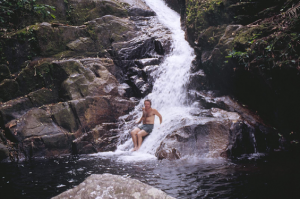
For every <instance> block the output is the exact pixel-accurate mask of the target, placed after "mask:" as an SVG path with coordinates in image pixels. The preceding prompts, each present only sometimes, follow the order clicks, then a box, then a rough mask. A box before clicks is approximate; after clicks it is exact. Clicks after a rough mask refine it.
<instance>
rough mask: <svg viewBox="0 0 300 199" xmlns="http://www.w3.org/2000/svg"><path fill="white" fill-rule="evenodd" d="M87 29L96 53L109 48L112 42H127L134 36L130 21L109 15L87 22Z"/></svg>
mask: <svg viewBox="0 0 300 199" xmlns="http://www.w3.org/2000/svg"><path fill="white" fill-rule="evenodd" d="M87 29H88V32H89V34H90V36H91V38H92V39H93V40H94V41H95V46H96V49H97V50H98V51H101V50H104V49H108V48H110V47H111V45H112V43H113V42H114V43H116V42H122V41H128V40H130V39H132V38H133V37H134V36H135V35H136V27H135V25H134V24H133V23H132V22H131V21H130V20H128V19H123V18H118V17H116V16H111V15H107V16H104V17H101V18H97V19H95V20H93V21H89V22H88V23H87Z"/></svg>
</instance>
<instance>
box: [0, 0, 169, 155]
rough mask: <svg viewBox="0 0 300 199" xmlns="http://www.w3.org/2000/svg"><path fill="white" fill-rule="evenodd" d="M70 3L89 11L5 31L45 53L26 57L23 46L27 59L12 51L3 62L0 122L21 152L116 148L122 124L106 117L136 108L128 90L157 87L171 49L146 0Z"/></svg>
mask: <svg viewBox="0 0 300 199" xmlns="http://www.w3.org/2000/svg"><path fill="white" fill-rule="evenodd" d="M48 3H49V4H51V2H50V1H49V2H48ZM55 5H56V6H58V7H57V10H60V11H61V12H63V11H66V10H68V9H69V8H68V7H64V6H65V5H64V4H63V3H61V2H56V3H55ZM68 5H72V6H73V8H74V10H75V11H76V12H78V14H79V15H84V16H85V15H86V14H87V13H89V15H88V16H86V17H82V18H78V17H76V16H75V15H73V13H70V16H69V17H70V19H71V20H72V23H73V25H68V24H66V23H64V19H65V18H64V17H66V16H64V15H63V14H59V15H58V18H60V19H58V20H60V21H61V22H62V23H52V22H42V23H39V24H36V25H34V26H29V27H27V28H25V29H24V30H22V31H24V33H23V32H22V31H20V32H17V33H15V34H13V35H11V36H10V37H8V38H7V42H12V41H13V42H14V44H13V45H14V47H15V48H16V49H18V50H19V51H22V50H24V52H26V53H31V52H35V53H38V55H39V56H38V57H36V58H34V59H33V60H28V61H26V60H25V59H24V56H23V54H22V55H21V54H18V53H17V54H15V56H16V57H18V56H22V58H21V59H18V60H13V59H14V58H15V57H11V56H9V58H10V59H11V60H8V62H7V63H9V65H4V64H3V65H1V71H3V72H2V73H1V77H0V78H1V79H0V80H1V83H0V91H1V93H3V94H1V97H0V98H1V101H2V104H0V124H1V127H2V128H3V129H4V130H5V132H4V134H3V135H4V138H5V139H8V140H10V142H9V143H7V144H8V145H7V146H9V147H10V148H11V149H13V150H16V151H17V152H18V158H22V157H23V158H30V157H36V156H54V155H60V154H65V153H72V152H73V153H74V151H75V152H76V153H93V152H98V151H106V150H113V149H115V147H116V140H117V139H118V136H117V134H118V132H117V131H116V130H114V129H116V128H114V129H110V128H107V125H104V126H103V125H102V124H105V123H114V122H116V121H117V120H118V118H119V117H120V116H122V115H124V114H126V113H128V112H129V111H130V110H132V109H133V108H134V106H135V104H136V102H135V101H132V100H129V98H130V97H133V96H137V97H140V96H145V95H146V94H148V93H149V92H151V89H152V83H153V81H154V78H153V71H155V69H156V68H157V65H158V64H159V63H161V61H162V60H163V55H165V54H167V53H169V52H170V45H171V41H170V40H171V37H170V35H169V34H168V33H169V32H168V30H167V29H166V28H165V27H163V26H162V25H161V24H159V22H158V20H157V18H156V16H155V13H154V12H153V11H152V10H150V9H149V8H148V6H146V4H145V3H143V2H142V1H101V2H100V1H99V2H98V1H97V2H96V1H69V2H68ZM84 9H85V11H83V10H84ZM87 10H90V12H87ZM81 11H82V12H81ZM83 19H84V21H82V20H83ZM20 34H24V35H25V37H26V38H27V37H28V38H29V37H34V38H35V39H36V43H35V46H33V45H31V46H30V45H28V46H30V47H26V44H29V43H30V42H29V43H25V44H22V45H20V41H19V40H18V38H19V37H20ZM34 48H35V49H34ZM36 50H38V51H36ZM19 51H18V52H19ZM5 53H7V55H9V54H11V51H7V52H5ZM112 126H114V125H112ZM112 126H111V127H112ZM114 127H115V126H114ZM73 141H74V142H73ZM2 151H3V154H4V155H1V159H3V158H4V157H7V156H6V155H7V153H6V151H5V150H4V149H3V150H2Z"/></svg>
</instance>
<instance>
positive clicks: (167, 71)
mask: <svg viewBox="0 0 300 199" xmlns="http://www.w3.org/2000/svg"><path fill="white" fill-rule="evenodd" d="M145 2H146V3H147V4H148V6H149V7H150V8H151V9H152V10H154V11H155V12H156V14H157V17H158V20H159V21H160V23H162V24H163V25H164V26H166V27H168V28H169V29H170V31H171V33H172V49H173V51H172V52H171V53H170V54H169V55H168V56H167V57H166V59H165V61H164V62H163V63H162V64H161V65H160V67H159V68H158V71H157V74H160V75H159V76H158V77H157V79H156V80H155V83H154V85H153V91H152V93H150V94H149V95H148V96H146V97H145V99H151V100H152V107H153V108H155V109H157V110H158V111H159V112H160V113H161V114H162V116H163V123H162V124H161V125H159V122H158V119H157V118H156V121H155V124H156V125H155V127H154V130H153V132H152V133H151V134H150V135H149V136H148V138H147V139H145V140H144V142H143V145H142V147H141V148H140V150H139V152H141V153H149V154H154V153H155V150H156V148H157V147H158V146H159V144H160V141H161V140H162V139H163V138H164V137H165V136H166V135H168V134H169V133H171V132H172V131H173V130H175V129H176V128H178V127H179V126H180V125H182V123H183V122H184V121H185V120H186V119H187V118H189V117H190V115H189V107H185V105H184V104H185V102H186V99H187V91H186V89H185V84H186V83H187V81H188V78H189V75H190V74H189V71H190V67H191V62H192V60H193V59H194V51H193V49H192V48H191V47H190V46H189V44H188V42H187V41H186V40H185V39H184V38H185V36H184V34H185V33H184V31H183V30H182V29H181V26H180V16H179V14H178V13H176V12H175V11H173V10H171V9H170V8H169V7H168V6H167V5H166V4H165V3H164V2H163V1H162V0H145ZM143 103H144V100H141V101H140V103H139V104H138V105H137V107H136V108H135V110H134V111H133V112H132V113H131V114H132V115H134V118H138V117H141V107H142V106H143ZM130 130H131V129H128V130H127V132H128V133H129V132H130ZM127 139H128V140H127V141H126V142H125V143H123V144H121V145H119V146H118V149H117V150H125V151H127V150H130V149H131V148H132V140H131V138H130V137H129V136H127Z"/></svg>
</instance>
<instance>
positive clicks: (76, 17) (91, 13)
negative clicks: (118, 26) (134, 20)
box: [68, 0, 128, 25]
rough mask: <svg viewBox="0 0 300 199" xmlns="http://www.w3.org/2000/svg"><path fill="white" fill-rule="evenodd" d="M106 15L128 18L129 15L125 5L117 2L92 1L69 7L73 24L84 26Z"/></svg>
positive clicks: (69, 17) (105, 0)
mask: <svg viewBox="0 0 300 199" xmlns="http://www.w3.org/2000/svg"><path fill="white" fill-rule="evenodd" d="M105 15H114V16H117V17H127V16H128V13H127V10H126V9H125V7H124V6H123V4H120V3H118V2H117V1H108V0H102V1H91V0H85V1H81V2H78V3H72V4H71V5H70V6H69V16H68V19H69V20H70V22H71V24H74V25H82V24H84V23H85V22H87V21H90V20H93V19H95V18H99V17H102V16H105Z"/></svg>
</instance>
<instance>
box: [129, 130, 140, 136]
mask: <svg viewBox="0 0 300 199" xmlns="http://www.w3.org/2000/svg"><path fill="white" fill-rule="evenodd" d="M138 132H139V130H138V129H133V130H132V131H131V132H130V134H131V135H137V134H138Z"/></svg>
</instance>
